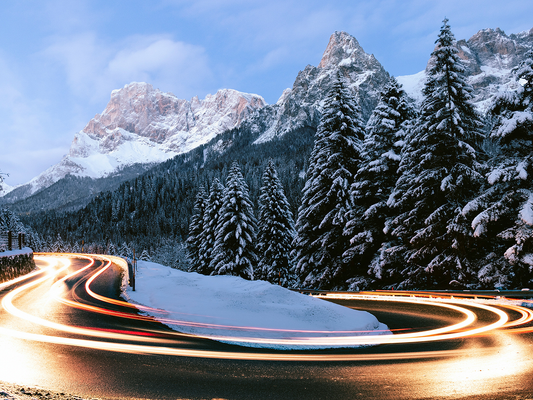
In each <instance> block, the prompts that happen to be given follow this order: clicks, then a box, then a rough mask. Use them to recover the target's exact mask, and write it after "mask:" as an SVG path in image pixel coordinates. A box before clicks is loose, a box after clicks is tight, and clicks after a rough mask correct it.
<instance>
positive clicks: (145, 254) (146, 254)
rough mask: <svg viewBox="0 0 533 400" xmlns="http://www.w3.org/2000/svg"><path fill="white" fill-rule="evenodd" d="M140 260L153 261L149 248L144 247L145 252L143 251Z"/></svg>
mask: <svg viewBox="0 0 533 400" xmlns="http://www.w3.org/2000/svg"><path fill="white" fill-rule="evenodd" d="M139 260H141V261H152V259H151V257H150V253H149V252H148V250H146V249H144V250H143V252H142V253H141V256H140V257H139Z"/></svg>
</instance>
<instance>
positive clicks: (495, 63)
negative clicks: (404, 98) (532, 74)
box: [398, 28, 533, 112]
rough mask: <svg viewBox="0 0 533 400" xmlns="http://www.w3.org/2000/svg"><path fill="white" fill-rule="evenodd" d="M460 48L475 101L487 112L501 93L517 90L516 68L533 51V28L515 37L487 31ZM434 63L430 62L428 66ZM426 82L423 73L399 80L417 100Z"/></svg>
mask: <svg viewBox="0 0 533 400" xmlns="http://www.w3.org/2000/svg"><path fill="white" fill-rule="evenodd" d="M456 46H457V49H458V50H459V53H458V55H459V57H460V58H461V59H462V60H463V63H464V66H465V68H466V75H467V80H468V82H469V83H470V84H471V85H472V87H473V89H474V93H473V94H474V102H475V103H476V104H477V107H478V109H479V110H480V111H482V112H483V111H485V110H486V109H487V107H488V106H489V105H490V102H491V101H492V99H493V98H494V96H496V95H497V94H498V93H500V92H503V91H507V90H515V89H516V88H517V85H518V82H516V80H515V78H514V77H513V74H512V69H513V68H514V67H516V66H518V64H520V61H521V60H523V58H524V55H525V53H526V52H527V51H528V50H531V49H533V29H531V30H530V31H525V32H521V33H518V34H512V35H507V34H506V33H505V32H503V31H502V30H501V29H499V28H497V29H483V30H481V31H479V32H478V33H476V34H475V35H474V36H472V37H471V38H470V39H468V40H464V39H463V40H459V41H457V43H456ZM432 62H433V61H432V60H431V59H430V60H429V62H428V67H429V66H430V65H431V63H432ZM428 67H426V71H427V69H428ZM424 79H425V74H424V73H423V72H422V73H418V74H416V75H410V76H403V77H398V81H400V83H402V84H404V86H405V89H406V91H408V93H409V94H410V95H411V96H412V97H414V98H420V97H421V92H420V91H421V89H422V87H423V80H424Z"/></svg>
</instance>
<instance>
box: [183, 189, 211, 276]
mask: <svg viewBox="0 0 533 400" xmlns="http://www.w3.org/2000/svg"><path fill="white" fill-rule="evenodd" d="M206 198H207V195H206V193H205V189H204V187H203V186H201V187H200V189H199V190H198V193H197V194H196V202H195V203H194V214H193V215H192V217H191V222H190V224H189V237H188V238H187V253H188V256H189V259H190V260H191V271H197V270H198V267H199V266H200V257H199V251H200V247H201V246H202V244H201V242H200V240H201V237H202V233H203V230H204V214H205V208H206V203H207V199H206Z"/></svg>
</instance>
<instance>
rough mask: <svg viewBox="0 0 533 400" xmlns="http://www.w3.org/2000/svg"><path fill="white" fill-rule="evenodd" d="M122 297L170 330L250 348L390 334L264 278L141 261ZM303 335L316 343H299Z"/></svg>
mask: <svg viewBox="0 0 533 400" xmlns="http://www.w3.org/2000/svg"><path fill="white" fill-rule="evenodd" d="M125 296H126V297H127V298H128V299H129V300H130V301H132V302H133V303H137V304H141V305H144V306H148V307H152V308H154V310H153V311H148V312H147V313H149V314H150V315H153V316H154V317H156V319H158V320H159V321H161V322H162V323H164V324H165V325H168V326H169V327H171V328H172V329H174V330H176V331H179V332H182V333H188V334H193V335H197V336H202V337H207V338H210V339H214V340H218V341H221V342H227V343H232V344H239V345H244V346H250V347H264V348H274V349H284V350H291V349H300V350H301V349H318V348H333V347H348V346H346V345H338V344H335V342H334V341H331V344H328V343H329V342H328V340H327V338H333V339H334V338H343V337H349V336H358V335H377V334H391V332H390V331H389V330H388V328H387V326H386V325H384V324H382V323H380V322H379V321H378V320H377V319H376V317H374V316H373V315H372V314H370V313H368V312H365V311H357V310H352V309H349V308H346V307H342V306H340V305H337V304H334V303H331V302H328V301H325V300H321V299H318V298H314V297H310V296H306V295H303V294H300V293H296V292H292V291H290V290H288V289H285V288H282V287H280V286H277V285H272V284H270V283H268V282H264V281H248V280H245V279H242V278H239V277H235V276H228V275H219V276H204V275H200V274H197V273H188V272H183V271H179V270H176V269H172V268H169V267H165V266H163V265H160V264H156V263H151V262H145V261H139V262H138V272H137V276H136V291H135V292H133V291H132V290H131V288H128V289H127V291H126V292H125ZM155 309H158V310H155ZM306 338H311V339H319V340H322V342H321V344H302V343H301V341H302V340H305V339H306ZM291 341H298V343H291ZM310 343H311V342H310ZM349 347H357V346H356V345H354V346H349Z"/></svg>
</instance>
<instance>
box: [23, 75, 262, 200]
mask: <svg viewBox="0 0 533 400" xmlns="http://www.w3.org/2000/svg"><path fill="white" fill-rule="evenodd" d="M265 105H266V103H265V101H264V100H263V98H262V97H261V96H258V95H255V94H248V93H241V92H238V91H236V90H231V89H222V90H219V91H218V92H217V93H216V94H214V95H207V96H206V98H205V99H203V100H200V99H198V97H194V98H193V99H192V100H191V101H187V100H182V99H178V98H177V97H176V96H174V95H173V94H172V93H164V92H161V91H160V90H158V89H154V88H153V87H152V85H150V84H148V83H137V82H134V83H130V84H128V85H126V86H124V87H123V88H122V89H118V90H114V91H113V92H112V93H111V99H110V101H109V103H108V104H107V107H106V108H105V110H104V111H103V112H102V113H101V114H97V115H96V116H95V117H94V118H93V119H91V121H89V123H88V124H87V125H86V126H85V128H83V129H82V130H81V131H80V132H78V133H76V134H75V136H74V139H73V141H72V144H71V147H70V151H69V153H68V154H67V155H66V156H65V157H64V158H63V159H62V160H61V162H59V163H58V164H56V165H54V166H52V167H50V168H49V169H48V170H46V171H44V172H43V173H42V174H40V175H39V176H37V177H36V178H34V179H32V180H31V181H30V182H29V183H28V184H26V185H24V186H23V187H20V188H18V190H17V193H20V196H15V194H14V195H13V196H14V197H20V198H24V197H27V196H29V195H31V194H33V193H35V192H36V191H38V190H40V189H42V188H45V187H48V186H50V185H52V184H53V183H55V182H57V181H58V180H59V179H61V178H63V177H64V176H66V175H67V174H73V175H79V176H89V177H93V178H100V177H103V176H106V175H108V174H110V173H113V172H116V171H117V170H119V169H120V168H121V167H123V166H128V165H132V164H137V163H145V164H149V163H159V162H162V161H165V160H167V159H169V158H172V157H174V156H175V155H177V154H181V153H185V152H187V151H190V150H192V149H194V148H195V147H197V146H199V145H202V144H204V143H207V142H209V141H210V140H211V139H213V138H214V137H215V136H216V135H218V134H220V133H222V132H224V131H226V130H228V129H231V128H234V127H236V126H239V125H240V124H241V123H242V121H243V120H245V119H246V118H247V117H248V116H250V114H251V113H252V112H253V111H254V110H256V109H260V108H262V107H264V106H265Z"/></svg>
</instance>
